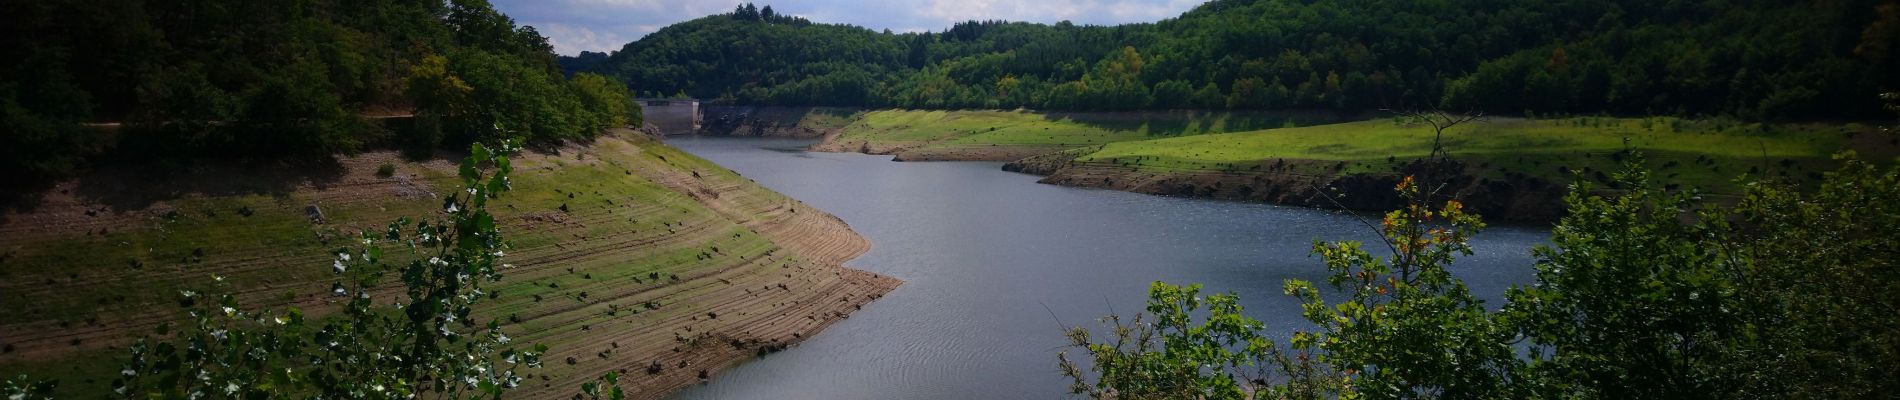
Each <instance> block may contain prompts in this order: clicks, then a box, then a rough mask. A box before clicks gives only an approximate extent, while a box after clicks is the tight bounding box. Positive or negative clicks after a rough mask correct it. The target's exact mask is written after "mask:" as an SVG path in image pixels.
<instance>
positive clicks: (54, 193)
mask: <svg viewBox="0 0 1900 400" xmlns="http://www.w3.org/2000/svg"><path fill="white" fill-rule="evenodd" d="M386 164H387V165H393V166H394V173H393V175H391V176H388V177H382V176H379V175H378V174H377V172H375V171H376V170H377V169H378V168H379V167H380V166H382V165H386ZM515 168H516V173H515V175H514V187H515V190H514V192H513V193H511V194H510V195H508V196H507V197H504V198H502V199H501V200H500V201H499V203H491V205H490V207H489V208H490V209H491V210H493V211H494V212H495V213H496V215H497V217H498V219H499V220H500V221H501V222H502V230H503V231H504V233H505V234H506V235H507V237H508V238H509V240H510V241H511V242H512V244H513V246H514V248H513V249H512V250H511V251H510V252H509V254H508V255H507V258H506V259H505V261H507V262H509V263H512V264H513V265H514V267H513V268H510V269H506V270H504V271H502V273H503V274H504V275H505V278H504V280H503V281H502V282H501V286H499V287H498V288H499V290H497V291H496V293H497V295H496V300H494V301H492V302H491V303H490V304H488V305H486V306H485V307H484V308H483V309H482V310H480V314H482V315H478V318H477V319H480V320H488V319H491V318H492V319H499V320H501V321H502V322H503V323H504V324H505V328H504V329H505V330H506V331H507V332H509V333H510V334H511V335H513V336H515V337H516V338H517V339H516V340H518V341H520V342H523V343H542V344H547V345H549V346H551V347H552V349H551V352H550V353H549V355H548V357H547V360H548V363H547V367H546V368H544V369H541V370H535V371H532V373H533V374H534V376H532V377H530V380H529V381H528V384H524V388H525V389H526V390H524V391H523V392H519V393H517V394H520V395H525V396H524V397H528V398H556V397H567V396H568V395H571V394H573V393H575V391H576V390H577V388H578V387H579V384H580V383H581V382H583V381H585V380H588V379H591V378H593V377H596V376H599V374H601V373H604V372H607V371H616V370H622V371H634V372H632V373H627V374H626V377H623V378H622V379H621V383H622V384H623V385H626V386H627V387H628V388H629V389H631V390H632V392H633V393H634V394H635V397H636V398H658V397H660V396H662V395H664V394H665V393H667V392H670V391H671V390H673V389H677V388H680V387H684V386H686V385H691V384H694V383H696V382H699V380H700V379H701V377H702V376H703V375H702V374H706V373H716V372H717V371H718V370H720V369H722V368H723V367H726V366H728V365H731V364H733V363H736V362H738V361H741V360H744V359H748V358H751V357H753V356H755V355H759V354H764V353H768V352H772V351H776V350H777V349H782V348H783V347H785V346H789V345H793V344H795V343H797V342H799V341H801V340H803V339H804V338H809V337H811V336H812V335H814V334H816V333H817V332H818V331H819V330H821V329H823V328H824V327H825V326H827V325H828V324H830V323H832V322H834V321H837V320H839V319H842V318H845V317H846V316H847V315H848V314H850V313H851V312H852V311H854V310H856V309H858V308H859V307H861V306H864V305H865V304H866V303H868V302H870V301H871V300H873V299H876V298H878V297H880V296H881V295H882V294H883V293H885V292H887V291H889V290H891V289H892V288H894V287H895V286H896V285H898V283H899V282H898V281H896V280H895V279H893V278H890V277H883V276H877V275H873V274H870V273H865V272H861V271H857V270H852V269H847V268H843V267H841V266H840V264H841V263H842V262H844V261H846V260H849V259H851V258H853V257H855V256H857V255H858V254H860V253H863V252H864V251H866V250H868V249H869V243H868V242H867V241H865V240H864V238H862V237H859V236H858V235H857V234H856V233H854V232H852V231H851V230H850V228H849V227H847V226H846V225H845V224H844V223H843V222H842V221H840V220H838V219H836V218H835V217H832V216H830V215H827V214H825V213H824V212H822V211H819V210H815V209H812V208H809V207H807V206H804V205H803V204H801V203H799V202H798V201H796V200H793V199H790V198H787V197H785V196H783V195H779V194H777V193H774V192H772V191H770V190H767V189H765V188H763V187H760V186H758V185H757V184H755V183H752V182H751V181H749V180H747V179H745V178H743V177H740V176H738V175H736V174H735V173H733V172H731V171H728V170H726V169H724V168H721V167H718V166H717V165H713V164H711V163H709V162H707V161H705V160H701V159H699V158H696V157H694V156H692V155H689V154H686V153H684V152H681V151H678V150H676V149H673V148H671V147H668V146H666V145H664V144H661V143H659V142H657V141H653V140H651V139H646V138H644V137H642V136H638V135H632V134H622V135H618V136H609V137H605V138H602V139H600V140H598V141H597V142H595V143H593V144H591V145H586V146H579V145H570V146H565V147H561V148H559V149H558V152H553V153H546V154H526V155H523V156H521V157H518V158H516V160H515ZM454 179H455V165H454V164H453V163H451V162H447V161H442V160H434V161H427V162H419V163H412V162H404V161H401V158H399V157H397V156H396V155H395V154H392V153H390V152H371V153H365V154H362V155H358V156H352V157H342V158H339V159H338V161H337V162H336V163H335V164H328V165H323V164H319V165H317V166H314V167H309V166H305V167H293V166H286V167H283V168H274V169H271V170H268V171H265V172H263V173H259V172H258V171H257V170H255V169H251V168H240V167H218V166H201V167H198V168H195V169H194V171H192V173H190V174H169V173H166V171H144V170H141V169H135V168H106V169H101V170H98V171H94V172H91V173H87V174H85V175H84V176H81V177H79V178H76V179H73V180H69V181H66V182H63V183H61V184H59V185H58V186H56V188H55V189H52V190H49V191H47V192H45V193H42V194H40V195H39V196H37V199H36V201H34V202H33V203H32V204H30V205H26V206H23V207H16V208H14V209H12V210H10V211H8V212H6V213H5V214H3V215H0V243H4V245H3V246H4V248H0V253H3V254H4V256H0V293H4V294H5V295H4V296H0V309H5V310H8V312H7V313H6V314H5V315H0V375H6V376H13V375H15V374H18V373H23V372H31V373H33V375H34V376H35V377H38V378H56V379H60V380H61V381H62V382H63V383H62V385H61V386H60V388H61V389H62V390H64V391H66V392H65V396H63V397H90V396H94V395H98V394H102V393H104V392H105V391H106V390H107V389H108V388H109V386H107V385H106V382H105V381H102V380H98V379H100V378H101V377H112V376H115V372H116V371H117V370H118V369H117V368H118V367H117V364H116V363H115V362H114V361H113V358H114V357H119V356H122V355H123V354H124V351H125V350H124V346H126V345H127V344H128V343H129V341H130V340H132V339H134V338H136V337H138V336H140V335H142V334H145V333H147V332H151V331H152V329H153V328H154V327H155V326H157V325H159V324H161V323H164V322H165V321H168V320H170V319H171V318H175V317H177V316H178V311H177V310H178V309H177V308H176V307H175V306H174V305H172V304H173V301H174V300H175V297H174V296H175V295H176V294H177V293H178V292H179V290H183V289H188V288H203V287H208V286H209V285H210V284H211V280H212V276H213V275H216V276H220V277H223V279H224V280H225V282H228V283H230V284H232V285H233V288H234V289H236V290H238V291H239V293H241V297H242V299H243V302H244V304H246V305H247V306H283V305H292V306H297V307H301V308H304V309H307V310H312V311H314V312H319V313H321V312H322V310H326V309H330V308H332V307H334V306H333V305H332V302H333V301H335V300H334V299H333V298H332V297H331V296H329V295H328V287H327V286H326V285H327V282H330V280H329V275H330V271H329V267H328V265H329V257H330V256H329V255H328V254H329V253H328V249H330V248H333V247H335V246H339V245H342V244H340V243H339V241H341V240H345V239H343V238H348V237H352V235H354V234H355V233H356V232H357V231H359V230H363V229H379V227H381V226H383V224H385V223H387V222H388V221H390V220H393V219H394V218H396V217H399V216H404V215H412V216H413V215H422V214H424V213H430V212H439V209H438V208H437V207H439V204H440V200H438V198H437V196H439V195H441V193H439V192H440V191H441V190H444V189H442V188H445V187H455V183H454ZM308 207H315V209H316V210H317V211H316V212H318V213H320V215H321V216H320V219H319V217H313V215H316V214H312V212H311V211H310V209H309V208H308ZM651 365H659V366H660V368H658V372H654V373H649V372H646V371H648V368H649V366H651Z"/></svg>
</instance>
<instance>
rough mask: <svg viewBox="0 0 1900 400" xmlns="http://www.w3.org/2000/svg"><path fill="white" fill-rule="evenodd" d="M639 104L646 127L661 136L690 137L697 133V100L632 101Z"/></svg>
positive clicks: (698, 124)
mask: <svg viewBox="0 0 1900 400" xmlns="http://www.w3.org/2000/svg"><path fill="white" fill-rule="evenodd" d="M633 101H634V102H635V103H638V104H640V108H641V110H642V113H643V115H644V116H645V117H646V125H647V126H646V127H647V128H652V129H653V130H654V131H657V132H658V133H659V134H661V135H668V136H671V135H691V134H693V133H695V132H699V126H700V118H701V117H700V111H699V100H697V99H658V98H652V99H633Z"/></svg>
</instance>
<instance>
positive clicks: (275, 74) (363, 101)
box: [0, 0, 637, 187]
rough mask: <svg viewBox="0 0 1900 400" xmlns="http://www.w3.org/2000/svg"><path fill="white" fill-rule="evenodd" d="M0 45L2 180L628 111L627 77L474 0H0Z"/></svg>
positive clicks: (478, 135) (543, 137)
mask: <svg viewBox="0 0 1900 400" xmlns="http://www.w3.org/2000/svg"><path fill="white" fill-rule="evenodd" d="M0 59H5V60H8V61H7V63H6V64H4V65H0V170H6V171H8V172H9V173H8V174H5V176H3V177H0V187H8V186H10V185H9V184H12V183H18V182H17V181H20V180H31V179H26V178H21V177H30V178H42V177H47V176H61V175H64V174H69V173H72V172H74V170H75V169H78V168H80V167H82V166H84V165H85V161H86V160H88V159H112V160H128V159H131V160H144V159H152V158H158V159H165V160H192V159H200V158H238V159H255V160H274V159H279V158H288V157H303V158H323V157H329V156H331V155H333V154H337V153H351V152H356V151H360V150H364V149H370V148H376V147H379V146H378V145H382V144H391V143H400V144H402V145H404V146H407V147H410V148H411V149H413V150H418V151H422V152H426V151H429V150H433V149H434V147H436V145H437V144H439V143H442V142H445V141H446V142H459V143H466V142H470V141H477V140H481V141H495V140H500V139H525V140H530V141H537V142H542V143H549V142H556V141H560V140H564V139H576V138H590V137H593V136H594V135H596V134H597V133H598V132H599V131H600V130H601V129H603V128H606V127H609V126H615V125H624V124H627V123H628V122H631V121H630V120H631V119H633V118H637V115H636V114H633V111H634V110H635V109H634V108H633V106H632V105H631V104H628V102H627V101H626V100H625V97H626V93H625V90H624V88H623V87H624V85H622V84H619V83H614V82H611V81H609V80H607V79H604V78H603V77H599V76H576V77H574V78H573V79H571V80H570V79H567V78H565V77H563V76H562V74H561V69H560V67H559V65H557V64H556V57H555V55H554V52H553V47H552V46H549V45H548V43H547V39H546V38H545V37H543V36H541V34H540V33H538V32H536V31H535V30H534V28H532V27H523V26H516V25H515V23H514V20H513V19H510V18H509V17H508V16H506V15H502V14H501V13H500V12H497V11H496V10H495V9H494V8H493V7H492V6H490V5H489V4H488V2H487V1H485V0H451V1H442V0H396V1H251V0H169V1H144V0H105V1H79V0H48V1H8V2H4V3H0ZM412 114H413V115H415V116H416V117H417V118H415V121H416V123H415V124H407V125H402V126H389V125H388V124H383V123H382V122H387V121H383V120H381V119H370V118H366V117H372V116H373V117H388V116H392V115H394V116H404V117H407V116H409V115H412ZM406 120H407V119H405V121H406ZM119 128H124V129H119ZM455 147H465V146H455ZM114 149H116V151H114Z"/></svg>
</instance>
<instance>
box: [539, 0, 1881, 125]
mask: <svg viewBox="0 0 1900 400" xmlns="http://www.w3.org/2000/svg"><path fill="white" fill-rule="evenodd" d="M1897 61H1900V6H1896V5H1894V4H1893V3H1892V2H1890V1H1875V0H1844V1H1819V2H1809V1H1800V2H1796V1H1746V0H1712V1H1680V0H1678V1H1644V0H1617V1H1600V0H1527V1H1518V0H1511V1H1503V0H1450V1H1425V2H1411V1H1407V2H1380V1H1344V0H1318V1H1291V0H1218V1H1212V2H1208V3H1206V4H1203V5H1201V6H1198V7H1196V8H1194V9H1193V10H1191V11H1188V12H1187V13H1185V14H1182V15H1181V16H1179V17H1177V18H1173V19H1168V20H1163V21H1159V22H1156V23H1144V24H1131V25H1120V26H1076V25H1072V24H1069V23H1066V22H1065V23H1059V24H1056V25H1043V24H1030V23H1017V22H999V21H981V22H979V21H971V22H965V23H959V24H956V25H955V26H953V27H951V28H950V29H948V30H945V31H943V32H935V33H903V34H895V33H890V32H877V31H872V30H869V29H864V28H859V27H854V26H848V25H831V24H822V23H812V22H810V21H806V20H803V19H798V18H795V17H786V16H779V15H763V14H761V13H759V12H757V11H750V12H749V11H747V9H746V6H741V7H740V9H738V10H735V12H733V13H729V14H721V15H715V16H709V17H705V18H700V19H696V20H692V21H687V22H683V23H680V24H676V25H673V26H669V27H666V28H664V29H661V30H659V31H657V32H654V33H652V34H650V35H647V36H646V37H644V38H642V39H641V40H639V41H635V42H633V43H628V44H627V45H626V46H625V47H622V48H621V49H620V50H619V51H616V52H613V53H612V54H611V55H607V54H599V53H587V54H583V56H582V57H578V58H564V59H563V62H562V63H563V65H565V66H566V67H567V68H568V69H569V70H570V71H593V72H601V73H605V74H609V75H612V76H615V77H618V78H620V79H621V80H622V81H625V82H630V84H631V85H632V87H633V89H634V90H636V91H639V92H654V93H658V94H666V95H671V94H678V93H684V94H686V95H690V96H693V97H699V98H705V99H718V100H720V101H723V102H727V103H738V104H754V105H798V106H819V105H824V106H867V107H899V108H928V109H945V108H951V109H954V108H1015V107H1029V108H1037V109H1046V110H1134V109H1183V108H1197V109H1219V108H1230V109H1290V108H1330V109H1339V110H1345V111H1354V110H1366V109H1376V108H1395V107H1424V106H1439V107H1445V108H1451V109H1460V110H1467V109H1469V110H1482V111H1488V112H1491V113H1494V114H1496V113H1503V114H1513V115H1516V114H1553V113H1554V114H1566V113H1613V114H1625V115H1683V116H1712V115H1725V116H1733V117H1740V118H1747V119H1766V120H1816V119H1858V118H1869V117H1873V116H1877V115H1880V114H1879V112H1880V110H1879V108H1878V104H1879V102H1878V101H1876V96H1877V94H1878V93H1879V92H1880V91H1881V90H1883V89H1884V90H1892V89H1894V88H1896V87H1900V74H1895V73H1892V72H1891V71H1894V70H1896V69H1897V68H1900V62H1897Z"/></svg>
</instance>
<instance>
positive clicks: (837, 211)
mask: <svg viewBox="0 0 1900 400" xmlns="http://www.w3.org/2000/svg"><path fill="white" fill-rule="evenodd" d="M668 142H669V143H671V144H672V145H674V146H677V147H680V148H682V149H685V150H686V151H688V152H691V153H693V154H697V155H699V156H700V157H704V158H706V159H709V160H712V161H713V162H717V163H719V164H720V165H723V166H725V167H727V168H731V169H732V170H734V171H738V172H739V173H740V174H742V175H744V176H746V177H748V178H751V179H753V180H755V181H757V182H759V183H761V184H763V185H765V186H766V187H769V188H771V189H772V190H776V191H779V192H780V193H784V194H786V195H789V196H791V197H793V198H797V199H799V200H801V201H804V202H805V203H808V204H810V205H812V206H814V207H817V208H819V209H821V210H824V211H826V212H829V213H831V214H834V215H837V216H838V217H840V218H843V219H844V221H845V222H847V223H849V224H850V225H851V227H852V228H853V229H855V230H857V231H858V232H859V233H860V234H862V235H864V236H865V237H866V238H869V239H870V240H871V243H872V248H871V251H870V252H869V253H867V254H865V255H864V256H862V257H859V258H858V259H856V260H853V261H851V262H848V263H846V265H848V266H850V267H852V268H857V269H862V270H867V271H871V272H876V273H880V274H886V275H891V276H895V277H898V278H900V279H903V280H904V281H905V283H904V285H903V286H901V287H898V288H897V290H896V291H893V292H891V293H890V294H889V295H887V296H885V297H884V298H883V299H881V300H878V301H875V302H872V303H871V304H870V305H867V306H865V307H864V309H863V310H862V311H859V312H857V313H856V314H852V316H851V318H850V319H847V320H844V321H841V322H839V323H838V324H836V325H832V326H831V327H830V328H828V329H826V330H825V331H824V332H823V333H821V334H819V335H817V336H816V337H814V338H811V339H810V340H808V341H806V342H805V343H804V344H801V345H799V346H797V347H793V348H791V349H789V350H787V351H785V352H781V353H777V354H772V355H770V356H767V357H764V358H760V359H756V360H752V361H749V362H747V363H745V364H744V365H741V366H739V367H737V368H733V369H731V370H728V371H726V372H723V373H720V374H718V375H717V376H715V377H714V379H713V380H712V382H711V383H709V384H706V385H700V386H696V387H693V388H691V389H688V390H686V391H683V392H681V393H679V394H677V395H675V396H674V398H679V399H768V398H769V399H1049V398H1068V395H1067V390H1066V388H1067V387H1068V384H1069V381H1068V380H1067V378H1064V377H1062V376H1061V374H1060V373H1059V372H1058V371H1057V369H1056V353H1057V352H1059V351H1062V350H1064V347H1063V346H1064V341H1065V340H1064V339H1063V335H1062V332H1063V331H1062V326H1063V325H1064V324H1067V325H1083V326H1088V327H1097V328H1099V327H1100V326H1101V325H1100V324H1099V323H1098V322H1097V321H1096V319H1097V318H1100V317H1102V316H1104V315H1107V314H1109V313H1111V312H1120V313H1122V314H1124V315H1128V314H1132V313H1134V312H1137V311H1140V310H1141V309H1142V306H1143V302H1144V301H1145V300H1146V298H1147V289H1148V285H1149V283H1150V282H1153V281H1156V280H1160V281H1166V282H1170V283H1177V284H1185V283H1201V284H1205V285H1206V289H1204V290H1203V293H1207V292H1235V293H1239V294H1240V295H1241V299H1242V302H1243V304H1244V306H1245V307H1246V311H1247V314H1248V315H1250V316H1252V317H1254V318H1257V319H1260V320H1261V321H1264V322H1265V323H1266V324H1267V325H1268V327H1269V329H1272V330H1275V331H1276V332H1290V331H1291V330H1293V329H1294V328H1296V327H1307V326H1309V325H1308V324H1307V323H1306V322H1305V321H1304V320H1301V319H1300V317H1299V315H1298V313H1299V307H1298V303H1297V302H1296V301H1294V300H1293V299H1292V298H1290V297H1287V296H1283V295H1281V294H1280V288H1281V282H1282V281H1283V280H1286V279H1289V278H1299V279H1307V280H1312V281H1315V282H1316V283H1319V284H1322V285H1323V284H1324V282H1323V281H1324V278H1325V272H1326V271H1325V265H1323V264H1321V263H1320V261H1319V260H1318V259H1316V258H1313V257H1309V256H1308V254H1307V253H1308V251H1309V250H1310V249H1311V247H1312V243H1313V241H1314V240H1316V239H1320V240H1361V241H1368V242H1370V241H1372V240H1374V236H1373V234H1372V232H1371V231H1369V230H1368V228H1366V227H1365V226H1363V225H1361V224H1359V223H1358V222H1356V221H1355V220H1354V219H1353V217H1352V216H1350V215H1343V214H1340V213H1337V212H1332V211H1322V210H1313V209H1305V208H1295V207H1281V206H1274V205H1265V204H1246V203H1234V202H1220V201H1205V200H1193V199H1182V198H1170V197H1161V196H1150V195H1142V194H1134V193H1126V192H1119V191H1110V190H1093V189H1078V188H1068V187H1060V186H1053V185H1043V184H1038V183H1036V180H1037V179H1038V177H1036V176H1032V175H1025V174H1017V173H1011V172H1004V171H1001V170H1000V169H999V168H1000V166H1001V164H1000V163H984V162H927V163H907V162H891V161H890V158H891V157H890V156H874V155H863V154H839V153H809V152H804V151H802V150H801V149H803V148H805V146H807V145H809V144H811V143H812V142H811V141H808V140H779V139H737V138H690V137H689V138H675V139H669V140H668ZM1548 236H1549V234H1548V231H1547V230H1545V229H1536V228H1521V227H1492V228H1490V229H1488V230H1486V231H1484V232H1483V233H1481V234H1479V235H1478V236H1477V237H1476V239H1475V240H1473V241H1472V247H1474V248H1475V249H1476V252H1477V254H1476V255H1474V256H1472V257H1467V258H1464V259H1461V260H1460V261H1459V262H1458V263H1456V264H1454V266H1453V270H1454V273H1455V274H1457V275H1458V276H1459V277H1461V278H1464V279H1465V280H1466V282H1468V283H1469V285H1470V287H1471V289H1472V291H1473V292H1474V293H1477V294H1479V295H1480V296H1483V297H1485V298H1487V299H1490V300H1489V301H1488V303H1489V304H1491V305H1492V307H1493V308H1495V307H1497V306H1498V305H1499V304H1501V300H1499V298H1501V297H1502V295H1503V293H1504V291H1505V289H1507V288H1509V287H1511V286H1512V285H1520V284H1526V283H1529V282H1530V281H1531V278H1532V271H1531V268H1530V265H1531V257H1530V248H1531V247H1532V246H1534V245H1537V244H1540V243H1543V242H1544V241H1545V240H1546V239H1547V238H1548ZM1098 332H1102V331H1098ZM1072 351H1073V350H1072Z"/></svg>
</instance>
